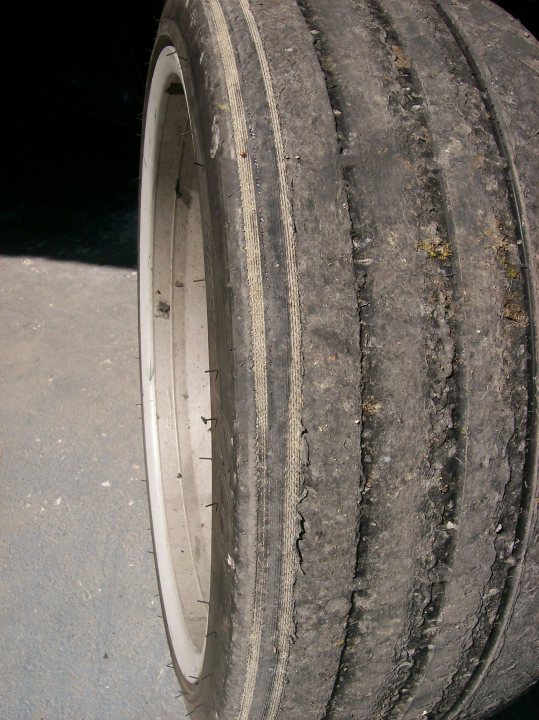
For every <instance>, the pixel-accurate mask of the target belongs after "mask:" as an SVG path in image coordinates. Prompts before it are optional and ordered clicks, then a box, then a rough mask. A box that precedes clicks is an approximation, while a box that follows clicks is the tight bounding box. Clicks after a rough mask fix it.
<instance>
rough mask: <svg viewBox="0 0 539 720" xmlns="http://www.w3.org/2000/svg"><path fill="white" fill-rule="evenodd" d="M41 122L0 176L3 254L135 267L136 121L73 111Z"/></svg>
mask: <svg viewBox="0 0 539 720" xmlns="http://www.w3.org/2000/svg"><path fill="white" fill-rule="evenodd" d="M64 120H65V118H62V122H58V123H57V124H55V125H54V126H53V125H52V123H47V124H41V125H40V126H36V127H34V128H32V129H31V130H29V132H28V136H27V138H25V143H24V145H23V146H22V147H21V146H19V148H18V150H19V152H17V153H16V154H14V155H13V156H12V157H11V158H10V162H9V166H8V171H7V172H5V173H4V174H3V176H2V180H1V189H0V197H1V200H0V233H1V238H2V253H3V254H4V255H25V256H32V255H37V256H40V257H49V258H52V259H55V260H72V261H78V262H88V263H94V264H97V265H116V266H124V267H136V264H137V247H136V234H137V194H138V141H139V138H138V137H137V135H136V132H135V129H134V128H131V127H128V126H122V125H115V124H112V123H106V122H104V121H103V120H101V119H100V118H88V117H85V116H84V115H72V116H70V117H69V123H68V124H67V123H65V122H64Z"/></svg>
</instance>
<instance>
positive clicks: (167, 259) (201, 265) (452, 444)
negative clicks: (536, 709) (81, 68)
mask: <svg viewBox="0 0 539 720" xmlns="http://www.w3.org/2000/svg"><path fill="white" fill-rule="evenodd" d="M538 70H539V52H538V46H537V43H536V42H535V40H534V39H533V38H531V37H530V36H529V34H528V33H527V32H525V31H524V29H523V28H522V27H521V26H520V25H519V24H518V23H517V22H516V21H514V20H513V19H511V18H510V17H509V16H508V15H507V14H505V13H504V12H503V11H502V10H500V9H499V8H498V7H497V6H495V5H493V4H491V3H490V2H484V1H483V0H468V1H467V2H464V1H460V0H444V1H443V2H434V1H432V2H431V1H430V0H427V1H425V0H406V1H405V0H334V2H332V3H328V2H325V1H324V0H297V2H296V1H295V0H277V1H276V2H275V1H273V2H269V1H261V2H256V3H254V2H253V3H249V0H169V2H168V3H167V4H166V7H165V9H164V12H163V16H162V19H161V23H160V27H159V32H158V37H157V40H156V45H155V49H154V53H153V57H152V60H151V64H150V72H149V84H148V93H147V98H146V109H145V130H144V141H143V154H142V183H141V223H140V227H141V231H140V322H141V377H142V392H143V415H144V427H145V445H146V459H147V469H148V483H149V497H150V509H151V516H152V528H153V535H154V544H155V556H156V565H157V572H158V577H159V583H160V589H161V598H162V605H163V610H164V613H163V614H164V616H165V625H166V628H167V633H168V637H169V644H170V648H171V653H172V659H173V665H174V667H175V669H176V672H177V674H178V678H179V682H180V685H181V694H182V697H183V699H184V700H185V703H186V707H187V712H188V713H190V717H192V718H195V719H196V720H210V719H211V720H217V719H219V720H225V719H226V720H230V719H232V718H234V719H237V720H262V719H264V720H315V719H316V720H319V719H322V718H323V719H324V720H351V719H354V720H374V719H376V720H394V719H396V718H406V719H407V720H416V719H419V718H427V719H428V720H442V718H443V719H444V720H456V719H457V718H460V719H466V720H471V719H472V718H483V717H487V716H488V715H490V714H491V713H492V712H494V711H495V709H497V708H500V707H502V706H503V705H505V704H507V703H508V702H509V701H511V700H512V699H514V698H515V697H516V696H517V695H519V694H520V693H522V692H523V691H524V690H525V689H526V688H527V687H528V686H530V685H531V684H532V683H533V682H534V681H535V680H536V679H537V678H538V677H539V648H538V639H539V637H538V631H537V628H538V627H539V622H538V621H539V618H538V605H537V597H536V595H537V586H538V582H537V581H538V577H537V575H538V571H537V570H538V547H539V546H538V543H537V524H536V522H537V501H536V491H537V490H536V477H537V383H536V358H537V318H538V310H537V299H538V291H537V283H538V277H537V272H536V264H535V255H536V252H537V242H538V239H537V227H538V214H539V210H538V198H537V180H538V176H539V173H538V169H539V150H538V145H537V141H536V140H537V137H536V136H537V117H539V93H538V90H539V87H538V85H539V73H538Z"/></svg>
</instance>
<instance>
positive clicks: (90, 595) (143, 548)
mask: <svg viewBox="0 0 539 720" xmlns="http://www.w3.org/2000/svg"><path fill="white" fill-rule="evenodd" d="M137 363H138V360H137V330H136V273H135V271H134V270H133V269H130V268H128V269H126V268H118V267H116V268H111V267H106V266H101V267H100V266H96V265H89V264H80V263H76V262H70V261H67V262H64V261H58V260H50V259H44V258H40V257H24V256H18V257H17V256H15V257H1V258H0V378H1V380H0V382H1V385H0V423H1V433H0V434H1V443H2V444H1V457H0V473H1V478H0V574H1V583H0V718H1V720H40V719H41V720H161V719H162V720H169V719H172V718H180V717H183V715H184V712H183V707H182V705H181V701H180V700H176V699H174V695H175V693H176V681H175V678H174V672H173V671H172V670H170V669H169V668H167V663H168V662H169V661H170V659H169V654H168V650H167V646H166V641H165V635H164V631H163V627H162V621H161V619H160V618H159V617H158V615H159V614H160V608H159V599H158V598H157V597H156V593H157V587H156V581H155V575H154V566H153V556H152V555H151V554H150V553H149V550H150V549H151V540H150V533H149V532H148V527H149V521H148V512H147V497H146V494H145V484H144V482H142V481H143V480H144V462H143V451H142V437H141V422H140V407H139V405H138V403H139V386H138V367H137Z"/></svg>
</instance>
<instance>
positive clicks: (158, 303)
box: [139, 46, 213, 682]
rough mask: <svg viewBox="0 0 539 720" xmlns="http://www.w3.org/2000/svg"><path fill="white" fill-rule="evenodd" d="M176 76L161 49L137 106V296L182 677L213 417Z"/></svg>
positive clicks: (202, 556)
mask: <svg viewBox="0 0 539 720" xmlns="http://www.w3.org/2000/svg"><path fill="white" fill-rule="evenodd" d="M183 85H184V83H183V75H182V69H181V66H180V62H179V59H178V54H177V52H176V50H175V49H174V48H173V47H171V46H167V47H165V48H163V50H162V51H161V53H160V55H159V58H158V59H157V62H156V64H155V68H154V73H153V77H152V82H151V87H150V92H149V98H148V106H147V113H146V126H145V136H144V149H143V162H142V179H141V209H140V215H141V219H140V281H139V282H140V299H139V302H140V343H141V375H142V394H143V416H144V433H145V442H146V461H147V473H148V485H149V496H150V510H151V516H152V527H153V534H154V543H155V552H156V562H157V567H158V572H159V581H160V586H161V595H162V600H163V605H164V609H165V615H166V623H167V627H168V632H169V637H170V642H171V645H172V648H173V651H174V655H175V657H176V660H177V662H178V664H179V667H180V670H181V672H182V674H183V676H184V677H185V679H186V680H187V681H188V682H189V681H192V680H193V679H196V678H197V677H198V676H199V674H200V670H201V668H202V662H203V657H204V650H205V642H206V641H205V635H206V633H207V616H208V609H209V605H208V601H209V584H210V562H211V555H210V549H211V516H212V508H211V507H207V506H208V505H209V504H210V503H211V480H212V461H211V432H210V430H211V428H212V422H213V421H212V420H211V402H210V381H211V375H210V374H209V373H208V372H207V371H208V369H209V366H208V325H207V307H206V303H207V300H206V289H205V281H204V256H203V245H202V228H201V220H200V209H199V199H198V181H197V172H198V171H197V168H196V167H195V165H194V156H193V145H192V139H191V134H190V133H189V132H188V129H189V125H190V121H189V114H188V112H189V109H188V106H187V101H186V97H185V95H184V94H183V93H182V91H181V90H180V87H183ZM167 91H168V92H167ZM182 122H183V127H182V125H181V123H182ZM178 177H179V184H177V182H176V181H177V178H178ZM178 191H179V192H178ZM207 458H209V459H207Z"/></svg>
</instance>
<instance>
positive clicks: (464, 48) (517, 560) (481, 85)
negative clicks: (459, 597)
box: [429, 0, 537, 720]
mask: <svg viewBox="0 0 539 720" xmlns="http://www.w3.org/2000/svg"><path fill="white" fill-rule="evenodd" d="M431 5H432V7H433V8H434V10H435V11H436V12H437V14H438V15H439V17H440V18H441V20H442V21H443V23H444V24H445V25H446V27H447V29H448V30H449V32H450V33H451V35H452V37H453V38H454V40H455V43H456V44H457V46H458V47H459V49H460V51H461V53H462V56H463V58H464V60H465V62H466V63H467V65H468V67H469V70H470V73H471V75H472V77H473V79H474V81H475V83H476V85H477V89H478V90H479V93H480V95H481V98H482V101H483V104H484V107H485V110H486V113H487V116H488V117H489V119H490V124H491V127H492V133H493V137H494V139H495V142H496V145H497V148H498V151H499V154H500V156H501V157H502V158H503V159H504V160H505V162H506V169H505V180H506V186H507V191H508V196H509V201H510V204H511V208H512V211H513V215H514V220H515V226H516V230H517V246H518V252H519V255H520V259H521V274H522V277H523V285H524V295H525V299H526V305H527V308H526V309H527V314H528V318H529V322H528V361H527V376H528V377H527V382H528V408H527V418H528V427H527V432H526V448H525V464H524V471H523V479H524V481H523V482H522V489H521V498H520V512H519V515H518V520H517V524H516V530H515V541H514V544H515V545H516V546H517V549H516V550H515V551H514V552H513V555H512V560H513V561H514V564H515V565H516V567H517V571H514V572H513V573H510V572H507V574H506V579H505V583H504V587H503V591H502V597H501V600H500V603H499V605H498V609H497V612H496V614H495V617H494V618H493V620H492V621H491V622H490V625H491V631H490V633H489V636H488V639H487V641H486V643H485V645H484V647H483V648H482V651H481V653H480V655H479V657H478V659H477V663H476V666H475V668H474V670H473V671H472V673H471V675H470V677H469V679H468V682H466V683H464V684H463V685H462V687H461V688H460V693H459V695H458V697H457V699H456V700H454V701H453V702H452V703H451V704H449V706H446V702H445V700H446V698H447V696H448V695H449V693H450V688H451V686H452V685H453V684H455V683H456V682H458V679H457V677H456V676H454V677H453V679H452V683H451V684H450V686H449V687H448V688H447V690H446V693H444V697H442V700H441V701H440V703H439V704H438V706H437V707H435V708H434V709H433V710H432V711H431V713H430V714H429V717H436V716H440V712H442V713H444V717H447V718H448V720H451V719H452V718H456V717H457V716H458V714H459V713H461V712H462V711H463V710H465V709H466V708H467V707H469V705H470V704H471V703H472V702H473V699H474V696H475V694H476V692H477V690H478V689H479V687H480V685H481V682H482V680H483V679H484V677H485V676H486V674H487V673H488V671H489V669H490V666H491V664H492V662H493V660H494V659H495V657H496V656H497V654H498V652H499V648H500V645H501V643H502V642H503V633H504V631H505V628H506V627H507V623H508V621H509V618H510V616H511V612H512V608H513V606H514V603H515V601H516V598H517V595H518V586H519V580H520V577H521V574H522V565H523V560H524V555H525V550H526V548H527V542H526V538H527V536H528V535H529V532H530V520H531V515H532V513H531V509H532V503H533V498H534V496H535V484H536V478H535V473H534V472H533V468H534V467H535V456H536V453H537V449H536V429H537V417H536V413H537V408H536V402H535V397H534V390H533V378H534V377H535V376H536V369H537V361H536V339H535V322H534V315H535V313H534V305H533V301H532V293H531V278H530V273H529V261H528V256H529V254H530V251H529V245H530V241H529V238H528V237H527V232H526V227H525V224H524V222H523V213H522V207H521V202H520V199H519V193H518V182H517V176H516V170H515V167H514V164H513V161H512V157H511V153H510V151H509V146H508V143H507V140H506V138H505V133H504V131H503V123H502V121H501V118H500V115H499V112H498V110H497V107H496V104H495V102H494V101H493V99H492V97H491V94H490V92H489V90H488V85H487V83H486V82H485V80H484V78H483V76H482V73H481V69H480V67H479V65H478V63H477V61H476V59H475V57H474V55H473V53H472V51H471V50H470V48H469V47H468V45H467V43H466V40H465V38H464V37H463V35H462V34H461V32H460V31H459V29H458V28H457V26H456V24H455V22H454V21H453V19H452V18H451V17H450V15H449V14H448V13H447V12H446V10H445V8H443V7H442V5H441V4H440V3H439V2H437V0H431ZM508 485H509V483H507V485H506V491H505V493H506V492H507V487H508ZM505 493H504V497H503V499H502V502H501V503H500V507H501V508H502V509H503V504H504V500H505ZM496 563H497V564H500V563H502V564H503V563H504V560H502V559H501V558H500V557H499V555H497V557H496V561H495V564H496ZM493 574H494V566H493V567H492V568H491V577H492V575H493ZM489 580H490V579H489ZM479 622H480V619H479V620H478V624H479Z"/></svg>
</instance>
